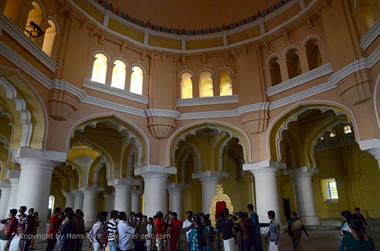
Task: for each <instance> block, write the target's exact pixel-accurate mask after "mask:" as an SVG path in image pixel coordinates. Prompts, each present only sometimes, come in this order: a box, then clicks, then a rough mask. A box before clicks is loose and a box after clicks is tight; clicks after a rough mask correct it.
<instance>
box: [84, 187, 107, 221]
mask: <svg viewBox="0 0 380 251" xmlns="http://www.w3.org/2000/svg"><path fill="white" fill-rule="evenodd" d="M80 191H81V192H82V193H83V213H84V222H85V224H86V226H88V225H91V224H92V223H94V222H95V221H96V214H97V207H96V206H97V199H98V193H99V192H100V191H102V189H101V188H99V187H82V188H81V189H80Z"/></svg>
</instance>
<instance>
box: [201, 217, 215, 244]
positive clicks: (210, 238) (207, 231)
mask: <svg viewBox="0 0 380 251" xmlns="http://www.w3.org/2000/svg"><path fill="white" fill-rule="evenodd" d="M201 233H202V243H201V245H202V251H212V250H213V245H214V229H213V227H212V226H211V221H210V215H209V214H206V215H204V216H203V226H202V231H201Z"/></svg>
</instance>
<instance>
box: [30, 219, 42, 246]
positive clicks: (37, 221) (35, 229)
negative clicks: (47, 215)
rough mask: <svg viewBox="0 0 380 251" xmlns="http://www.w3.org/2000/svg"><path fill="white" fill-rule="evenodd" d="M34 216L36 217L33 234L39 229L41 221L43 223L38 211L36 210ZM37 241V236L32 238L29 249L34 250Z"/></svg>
mask: <svg viewBox="0 0 380 251" xmlns="http://www.w3.org/2000/svg"><path fill="white" fill-rule="evenodd" d="M33 217H34V223H35V224H34V228H33V235H34V236H35V235H36V234H37V229H38V227H39V226H40V223H41V220H40V217H39V216H38V212H34V214H33ZM35 242H36V238H33V239H32V242H31V243H30V248H29V250H34V249H35V248H34V244H35Z"/></svg>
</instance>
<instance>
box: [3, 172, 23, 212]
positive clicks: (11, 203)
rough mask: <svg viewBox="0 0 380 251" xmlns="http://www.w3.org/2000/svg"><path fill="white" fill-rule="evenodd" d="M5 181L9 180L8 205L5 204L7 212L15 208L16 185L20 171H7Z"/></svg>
mask: <svg viewBox="0 0 380 251" xmlns="http://www.w3.org/2000/svg"><path fill="white" fill-rule="evenodd" d="M7 179H8V180H9V182H10V184H11V190H10V192H9V199H8V204H7V209H6V211H8V212H9V210H11V209H13V208H16V200H17V191H18V183H19V181H20V171H18V170H8V172H7ZM16 209H18V208H16Z"/></svg>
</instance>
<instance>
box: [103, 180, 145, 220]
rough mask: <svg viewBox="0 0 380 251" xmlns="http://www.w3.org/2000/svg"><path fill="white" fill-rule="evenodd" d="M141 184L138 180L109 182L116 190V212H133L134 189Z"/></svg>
mask: <svg viewBox="0 0 380 251" xmlns="http://www.w3.org/2000/svg"><path fill="white" fill-rule="evenodd" d="M138 184H140V183H139V181H138V180H133V179H114V180H109V181H108V186H113V187H114V188H115V210H117V211H119V212H121V211H123V212H126V213H127V214H129V213H130V212H131V202H132V188H133V186H134V185H138Z"/></svg>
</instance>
